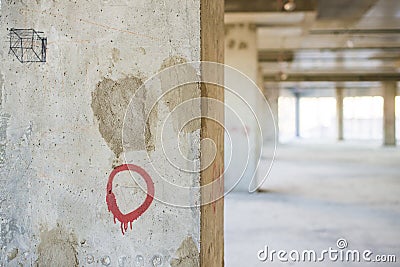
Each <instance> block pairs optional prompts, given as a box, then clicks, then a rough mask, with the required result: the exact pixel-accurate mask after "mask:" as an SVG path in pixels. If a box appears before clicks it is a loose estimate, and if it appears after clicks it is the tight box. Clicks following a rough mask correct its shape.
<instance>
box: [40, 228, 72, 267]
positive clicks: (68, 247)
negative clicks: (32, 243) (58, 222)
mask: <svg viewBox="0 0 400 267" xmlns="http://www.w3.org/2000/svg"><path fill="white" fill-rule="evenodd" d="M76 246H77V241H76V238H75V236H74V235H73V234H72V233H67V232H66V231H65V230H64V229H63V228H62V227H60V226H57V227H56V228H54V229H52V230H50V231H47V230H45V231H42V232H41V233H40V244H39V246H38V260H37V262H36V264H37V267H50V266H71V267H72V266H78V259H77V252H76Z"/></svg>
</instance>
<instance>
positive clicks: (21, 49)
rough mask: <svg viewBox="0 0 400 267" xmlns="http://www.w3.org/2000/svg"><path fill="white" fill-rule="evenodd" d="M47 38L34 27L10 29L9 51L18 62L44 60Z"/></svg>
mask: <svg viewBox="0 0 400 267" xmlns="http://www.w3.org/2000/svg"><path fill="white" fill-rule="evenodd" d="M46 46H47V38H46V37H44V36H43V32H37V31H35V30H34V29H14V28H13V29H10V52H12V53H13V54H14V55H15V56H16V57H17V58H18V60H19V61H20V62H22V63H25V62H46Z"/></svg>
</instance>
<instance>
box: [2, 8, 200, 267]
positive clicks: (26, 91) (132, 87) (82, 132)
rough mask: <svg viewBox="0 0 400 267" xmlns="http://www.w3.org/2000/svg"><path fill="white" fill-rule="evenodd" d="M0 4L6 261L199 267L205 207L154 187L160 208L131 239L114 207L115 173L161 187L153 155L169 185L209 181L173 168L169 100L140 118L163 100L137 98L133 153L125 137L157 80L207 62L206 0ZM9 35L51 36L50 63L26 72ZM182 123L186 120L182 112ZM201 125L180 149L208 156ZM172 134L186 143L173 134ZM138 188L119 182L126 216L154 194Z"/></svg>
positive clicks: (136, 225)
mask: <svg viewBox="0 0 400 267" xmlns="http://www.w3.org/2000/svg"><path fill="white" fill-rule="evenodd" d="M1 4H2V5H1V20H2V21H1V31H0V36H1V51H0V59H1V60H0V66H1V68H0V86H1V90H0V93H1V102H0V168H1V169H0V174H1V178H0V185H1V186H0V215H1V222H0V248H1V252H0V263H2V264H4V265H10V266H16V265H17V264H18V263H21V264H22V265H23V266H29V265H35V264H38V266H78V265H79V266H91V265H93V266H102V265H104V266H169V265H172V266H195V265H197V264H198V262H199V255H198V250H199V248H200V244H199V239H200V211H199V210H200V209H199V208H180V207H174V206H171V205H168V204H166V203H162V202H161V201H157V197H158V196H160V195H163V196H166V198H168V196H171V197H172V196H173V195H174V192H170V191H168V190H163V188H162V183H160V182H159V181H158V180H157V181H154V188H155V196H154V198H155V200H154V201H153V202H152V203H151V204H150V206H149V208H148V209H147V210H146V211H145V212H144V213H143V214H142V216H141V217H140V218H138V219H137V220H135V221H134V222H133V230H130V229H128V230H126V232H125V235H122V233H121V229H120V225H119V223H120V222H119V221H117V224H114V221H113V214H112V213H111V212H109V211H108V207H107V204H106V201H105V198H106V186H107V182H108V177H109V175H110V173H111V171H112V170H113V168H114V167H116V166H120V165H122V164H124V163H133V164H136V165H138V166H140V167H142V168H143V169H144V170H145V171H146V172H147V173H148V174H149V175H150V177H154V176H155V175H156V173H155V172H156V170H155V169H154V168H151V166H150V162H149V161H150V159H149V157H148V155H149V154H150V155H151V159H152V160H153V161H154V160H155V161H158V164H159V165H160V166H157V168H158V169H161V170H163V172H164V173H165V176H166V177H167V179H171V180H178V181H179V184H183V185H193V184H197V183H199V173H194V174H191V173H187V172H184V171H179V170H177V169H175V168H174V166H171V165H170V164H168V162H167V161H165V160H164V159H163V158H162V152H163V151H162V145H161V143H160V140H158V139H157V138H156V135H157V133H159V131H161V130H160V129H161V128H162V125H160V124H161V121H162V119H163V117H164V116H165V110H168V108H172V107H171V101H168V96H167V98H166V99H164V100H163V99H162V100H161V101H160V103H159V104H158V105H157V106H156V108H155V110H154V111H153V112H152V113H151V115H150V116H149V118H148V119H145V118H144V117H143V116H142V115H143V114H141V111H143V109H144V107H146V106H147V105H148V104H149V103H147V102H146V99H147V96H148V94H153V93H155V92H147V91H144V93H143V94H141V95H138V96H135V98H134V100H133V106H134V107H135V109H134V110H133V111H137V112H136V113H134V114H133V116H134V117H133V118H131V119H132V121H130V122H132V123H133V124H132V129H133V131H130V135H129V140H130V141H131V142H129V144H128V145H127V146H125V145H124V144H123V140H122V138H121V135H120V134H121V130H122V127H123V120H124V112H125V110H126V107H127V106H128V104H129V101H130V99H131V98H132V97H133V96H134V95H135V93H136V91H137V90H138V88H139V86H140V85H142V84H143V83H144V82H145V80H146V79H147V78H149V77H151V76H152V75H154V74H155V73H157V72H158V71H159V70H160V69H163V68H166V67H168V66H171V65H173V64H176V63H182V62H184V61H195V60H200V1H199V0H187V1H181V0H172V1H147V0H138V1H127V0H103V1H97V0H96V1H95V0H92V1H91V0H87V1H86V0H85V1H56V0H54V1H50V0H48V1H44V0H36V1H28V0H16V1H11V0H3V1H2V2H1ZM9 28H34V29H36V30H39V31H43V32H44V34H45V35H46V36H47V38H48V48H47V62H46V63H30V64H26V63H24V64H23V63H20V62H19V61H18V60H17V59H16V58H15V57H14V56H13V55H11V54H9V47H8V43H7V35H8V29H9ZM199 94H200V91H199V88H197V87H194V88H193V87H192V91H191V93H190V94H189V96H187V95H185V94H180V93H178V94H175V95H173V98H172V99H173V100H175V101H177V102H175V103H179V102H181V101H182V100H185V99H187V97H192V96H196V95H199ZM135 101H137V103H136V102H135ZM195 110H196V109H195ZM172 119H173V121H178V120H179V119H180V118H179V114H178V115H174V117H173V118H172ZM192 127H194V128H190V129H189V130H185V131H183V132H182V133H180V137H181V139H180V142H181V144H182V147H183V149H184V150H185V149H186V150H185V153H187V154H188V156H189V157H190V158H198V157H199V147H198V146H196V145H195V144H199V140H200V129H199V126H198V125H197V126H196V125H195V126H192ZM141 128H145V129H146V130H145V133H144V134H142V132H139V130H138V132H136V131H134V130H135V129H141ZM165 131H166V133H164V134H165V135H166V136H167V137H170V138H171V139H174V138H176V136H177V129H174V127H167V129H166V130H165ZM143 138H144V141H145V142H144V143H142V142H141V141H142V139H143ZM135 140H140V141H137V142H136V141H135ZM167 140H168V139H167ZM167 142H168V141H167ZM143 144H144V145H143ZM125 149H126V150H128V151H125ZM179 152H180V151H179V150H178V149H176V151H170V153H172V155H173V153H179ZM124 153H128V154H127V156H126V155H125V156H126V158H124V156H123V154H124ZM126 161H129V162H126ZM121 174H122V173H121ZM129 178H130V177H128V176H126V175H125V176H124V175H119V176H116V178H115V181H114V188H115V191H118V190H117V189H119V190H120V191H118V192H115V194H116V197H117V199H118V200H120V201H119V204H120V209H121V211H122V212H125V213H126V212H129V211H130V210H132V209H134V208H135V207H138V206H139V205H140V204H141V203H142V202H143V201H144V199H145V196H146V194H145V193H143V192H142V191H141V190H140V189H138V188H137V184H135V183H134V182H132V181H131V180H130V179H129ZM118 185H119V187H118ZM132 187H135V188H134V189H133V193H132ZM124 194H125V195H124ZM198 197H199V195H198V193H197V192H192V195H191V200H190V201H192V202H198ZM125 198H126V199H125ZM122 199H124V201H122ZM187 204H188V205H190V204H193V203H187ZM0 265H1V264H0Z"/></svg>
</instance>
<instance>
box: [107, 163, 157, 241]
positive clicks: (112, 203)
mask: <svg viewBox="0 0 400 267" xmlns="http://www.w3.org/2000/svg"><path fill="white" fill-rule="evenodd" d="M128 170H129V171H133V172H137V173H138V174H140V176H142V178H143V179H144V180H145V182H146V186H147V196H146V199H145V200H144V202H143V203H142V205H140V206H139V207H138V208H137V209H135V210H133V211H131V212H129V213H127V214H123V213H122V212H121V210H120V209H119V207H118V205H117V200H116V198H115V195H114V193H113V192H112V183H113V180H114V177H115V175H117V173H119V172H122V171H128ZM153 198H154V183H153V180H152V179H151V177H150V175H149V174H148V173H147V172H146V171H145V170H144V169H142V168H141V167H139V166H136V165H133V164H123V165H120V166H118V167H115V168H114V170H113V171H112V172H111V173H110V176H109V178H108V183H107V195H106V202H107V206H108V211H111V212H112V214H113V215H114V223H116V220H115V219H117V220H118V221H120V222H121V231H122V234H125V232H126V230H127V229H128V223H130V227H131V229H132V222H133V221H134V220H136V219H137V218H139V217H140V216H141V215H142V214H143V213H144V212H145V211H146V210H147V209H148V208H149V207H150V205H151V202H153Z"/></svg>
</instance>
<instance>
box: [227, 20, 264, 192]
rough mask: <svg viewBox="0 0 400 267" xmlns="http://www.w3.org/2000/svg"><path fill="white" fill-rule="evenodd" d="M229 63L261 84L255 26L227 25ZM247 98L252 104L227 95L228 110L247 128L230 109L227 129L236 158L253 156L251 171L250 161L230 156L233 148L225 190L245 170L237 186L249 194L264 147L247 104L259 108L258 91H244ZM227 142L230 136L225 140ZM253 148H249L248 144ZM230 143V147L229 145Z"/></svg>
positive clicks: (249, 159)
mask: <svg viewBox="0 0 400 267" xmlns="http://www.w3.org/2000/svg"><path fill="white" fill-rule="evenodd" d="M225 28H226V30H225V63H226V64H227V65H229V66H232V67H234V68H236V69H238V70H239V71H241V72H243V73H244V74H245V75H247V76H248V77H249V78H250V79H251V80H253V81H254V82H255V83H257V81H258V58H257V57H258V54H257V34H256V28H255V25H252V24H246V23H243V24H229V25H225ZM241 93H242V94H243V96H246V97H247V98H248V99H251V100H250V102H249V103H243V102H242V101H240V99H238V98H237V97H236V96H235V95H233V94H230V93H227V92H225V103H226V105H227V106H228V107H233V108H234V109H235V110H236V111H237V112H239V113H240V114H241V116H242V119H243V123H244V124H245V125H244V126H243V125H241V123H240V122H238V121H237V120H235V118H234V117H231V115H233V114H232V113H231V112H229V109H226V112H225V114H226V117H225V126H226V128H227V130H228V131H229V135H230V137H231V140H232V151H231V152H232V154H233V155H247V154H248V149H250V154H249V158H248V164H247V168H245V167H244V166H243V164H244V163H246V160H247V159H246V158H243V159H242V158H238V157H232V160H231V161H229V160H230V157H229V155H228V154H227V153H229V149H227V150H226V154H225V165H226V166H227V169H226V172H225V188H226V189H230V188H232V187H233V185H234V184H235V183H236V182H237V180H238V178H239V176H240V174H241V173H242V172H243V171H244V169H245V172H244V174H243V177H242V179H241V181H240V182H239V183H238V184H237V185H236V187H235V190H236V191H244V192H247V191H248V187H249V184H250V183H251V179H252V172H253V171H254V170H255V168H256V162H257V158H256V154H255V151H256V147H257V146H258V145H259V144H260V142H259V141H258V137H259V133H258V130H257V127H256V122H255V121H254V120H253V118H252V116H251V114H247V113H246V107H247V105H252V106H253V107H254V106H255V105H256V102H257V98H256V94H255V93H254V91H252V90H250V88H243V91H242V92H241ZM225 140H229V139H227V137H225ZM247 141H249V145H250V148H249V147H248V143H247ZM227 145H228V144H226V146H227Z"/></svg>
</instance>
